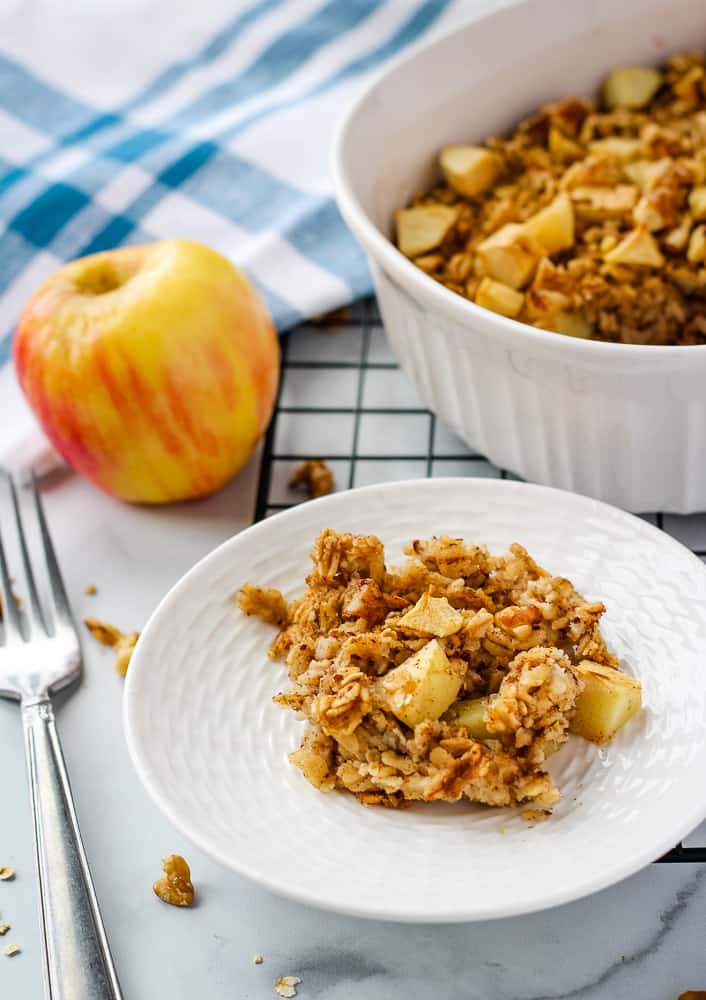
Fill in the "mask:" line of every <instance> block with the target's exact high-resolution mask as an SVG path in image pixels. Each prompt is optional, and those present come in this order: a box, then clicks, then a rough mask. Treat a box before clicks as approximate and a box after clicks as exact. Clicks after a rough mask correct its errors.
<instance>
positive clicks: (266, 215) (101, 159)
mask: <svg viewBox="0 0 706 1000" xmlns="http://www.w3.org/2000/svg"><path fill="white" fill-rule="evenodd" d="M452 6H454V5H453V4H452V3H451V0H411V2H410V0H382V2H380V0H325V2H322V0H256V2H250V3H248V5H247V6H243V5H241V6H240V9H239V10H238V11H237V13H235V14H234V15H231V19H230V21H228V22H227V23H225V24H223V25H222V27H221V28H220V29H219V30H218V31H217V32H216V33H215V34H214V35H213V37H211V38H210V39H209V40H208V41H207V42H206V43H205V44H202V45H201V46H200V48H199V49H198V51H196V52H195V53H194V54H193V55H191V56H190V57H188V58H181V59H175V60H174V61H173V62H172V63H171V64H168V65H165V66H164V67H162V68H161V69H157V70H156V71H155V75H154V76H153V78H152V79H151V81H150V82H149V83H147V84H146V85H144V86H142V87H141V88H140V89H139V91H138V92H137V93H135V94H133V95H132V96H130V97H129V98H126V100H125V102H124V103H123V104H122V105H121V106H119V107H111V108H110V109H108V110H106V109H105V108H104V107H103V108H99V107H95V106H92V105H91V104H90V103H88V102H87V101H86V100H84V99H79V98H78V97H77V96H75V93H74V94H72V93H71V92H69V90H64V89H62V88H61V87H60V86H58V85H57V84H56V82H49V80H47V79H46V78H43V77H41V76H40V75H38V74H37V73H36V72H35V71H33V70H31V69H30V68H28V66H27V65H25V64H23V63H22V62H21V61H20V60H19V59H17V58H13V56H12V55H11V54H10V53H7V52H5V51H3V48H2V41H1V40H0V133H2V134H4V136H5V141H4V142H3V143H1V144H0V260H1V261H2V268H0V366H1V365H2V364H3V363H4V362H6V361H7V360H8V358H9V353H10V342H11V331H12V327H13V324H14V322H15V320H16V317H17V314H18V312H19V310H20V308H21V306H22V304H23V302H24V300H25V299H26V298H27V296H28V295H29V294H31V292H32V291H33V290H34V288H35V287H36V286H37V284H38V283H39V282H40V281H41V280H42V279H43V278H44V277H46V276H47V275H48V274H49V273H51V271H52V270H54V269H55V268H56V267H58V266H59V265H60V264H62V263H63V262H65V261H67V260H69V259H71V258H74V257H78V256H82V255H84V254H89V253H93V252H96V251H99V250H105V249H108V248H111V247H115V246H118V245H121V244H133V243H143V242H149V241H151V240H154V239H162V238H169V237H179V236H182V237H190V238H194V239H201V240H204V241H205V242H208V243H210V244H211V245H213V246H215V247H216V248H217V249H219V250H221V251H222V252H224V253H226V254H227V255H228V256H229V257H230V258H231V259H233V260H234V261H235V262H236V263H237V264H238V265H239V266H241V267H242V268H243V269H244V270H245V271H246V272H247V273H248V274H249V275H250V277H251V278H252V279H253V280H254V281H255V283H256V284H257V285H258V287H259V288H260V290H261V292H262V293H263V295H264V297H265V299H266V301H267V303H268V305H269V307H270V310H271V312H272V314H273V317H274V319H275V322H276V324H277V327H278V328H279V329H280V330H283V329H286V328H287V327H290V326H292V325H294V324H296V323H298V322H300V321H301V320H302V319H303V318H306V317H308V316H311V315H314V314H316V313H319V312H322V311H325V310H327V309H331V308H335V307H337V306H339V305H343V304H345V303H347V302H350V301H352V300H353V299H355V298H358V297H359V296H361V295H363V294H365V293H367V292H368V291H369V290H370V278H369V274H368V271H367V268H366V265H365V261H364V257H363V254H362V252H361V251H360V249H359V248H358V247H357V245H356V244H355V242H354V241H353V238H352V237H351V235H350V233H349V232H348V230H347V229H346V227H345V225H344V223H343V221H342V219H341V217H340V215H339V213H338V211H337V209H336V207H335V204H334V202H333V199H332V197H331V192H330V188H329V185H328V181H327V177H326V157H327V152H328V151H327V147H328V143H329V138H330V131H331V128H332V127H333V125H334V124H335V120H336V118H337V117H338V116H339V115H340V111H341V107H342V104H344V103H346V102H347V100H348V99H349V97H350V96H353V93H354V92H355V89H356V88H357V87H359V86H360V84H361V83H362V82H363V81H364V79H365V78H366V76H367V75H368V74H369V73H370V72H371V71H373V70H375V69H376V68H378V67H379V66H380V65H381V64H382V63H383V62H384V61H385V60H387V59H389V58H390V57H391V56H393V55H395V54H396V53H397V52H399V51H400V50H401V49H403V48H404V47H405V46H407V45H409V44H410V43H412V42H414V41H416V40H417V39H419V38H420V37H421V36H422V35H423V34H424V33H425V32H427V31H428V30H429V29H430V28H432V26H434V25H436V24H437V23H438V22H439V20H440V19H441V18H442V17H443V18H444V19H445V18H446V16H447V15H448V13H449V8H450V7H452ZM138 28H139V26H138ZM165 30H168V25H167V26H165ZM111 71H115V70H113V69H112V68H111ZM74 91H75V88H74Z"/></svg>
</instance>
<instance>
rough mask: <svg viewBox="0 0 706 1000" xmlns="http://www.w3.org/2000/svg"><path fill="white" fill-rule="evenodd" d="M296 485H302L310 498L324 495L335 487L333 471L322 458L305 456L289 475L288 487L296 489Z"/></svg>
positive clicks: (331, 491)
mask: <svg viewBox="0 0 706 1000" xmlns="http://www.w3.org/2000/svg"><path fill="white" fill-rule="evenodd" d="M297 486H304V487H305V489H306V492H307V495H308V496H309V497H311V499H314V498H315V497H324V496H326V495H327V494H328V493H333V491H334V489H335V483H334V480H333V473H332V472H331V470H330V469H329V467H328V465H327V464H326V462H324V461H323V460H322V459H320V458H307V460H306V461H305V462H302V463H301V465H298V466H297V467H296V469H295V470H294V472H293V473H292V475H291V476H290V477H289V487H290V489H296V487H297Z"/></svg>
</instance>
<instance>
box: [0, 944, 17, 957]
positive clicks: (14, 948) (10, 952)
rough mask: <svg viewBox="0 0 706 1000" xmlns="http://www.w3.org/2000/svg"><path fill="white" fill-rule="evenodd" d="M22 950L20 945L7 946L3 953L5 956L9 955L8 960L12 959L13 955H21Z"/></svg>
mask: <svg viewBox="0 0 706 1000" xmlns="http://www.w3.org/2000/svg"><path fill="white" fill-rule="evenodd" d="M21 950H22V949H21V948H20V946H19V945H18V944H6V945H5V947H4V948H3V950H2V953H3V955H7V957H8V958H12V956H13V955H19V953H20V951H21Z"/></svg>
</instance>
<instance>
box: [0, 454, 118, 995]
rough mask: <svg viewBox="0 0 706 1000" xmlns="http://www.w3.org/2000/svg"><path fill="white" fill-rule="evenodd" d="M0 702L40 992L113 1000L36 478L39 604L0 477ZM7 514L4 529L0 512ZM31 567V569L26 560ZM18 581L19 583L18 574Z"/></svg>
mask: <svg viewBox="0 0 706 1000" xmlns="http://www.w3.org/2000/svg"><path fill="white" fill-rule="evenodd" d="M0 493H1V494H2V497H1V498H0V598H2V625H1V631H0V696H3V697H6V698H12V699H14V700H17V701H19V703H20V706H21V709H22V721H23V726H24V734H25V752H26V758H27V770H28V778H29V786H30V793H31V798H32V814H33V819H34V833H35V844H36V867H37V878H38V881H39V917H40V924H41V936H42V946H43V953H44V963H43V965H44V969H43V972H44V987H45V993H46V996H47V997H48V998H50V1000H121V996H122V995H121V992H120V984H119V983H118V977H117V975H116V972H115V968H114V966H113V960H112V957H111V954H110V948H109V946H108V939H107V937H106V933H105V929H104V927H103V921H102V919H101V915H100V910H99V908H98V900H97V899H96V894H95V890H94V888H93V881H92V879H91V873H90V870H89V867H88V861H87V859H86V854H85V851H84V849H83V843H82V842H81V834H80V832H79V828H78V821H77V819H76V811H75V809H74V804H73V800H72V797H71V787H70V785H69V778H68V774H67V772H66V765H65V762H64V757H63V754H62V751H61V744H60V742H59V734H58V732H57V729H56V726H55V723H54V711H53V708H52V703H51V696H52V695H53V694H55V693H56V692H57V691H59V690H61V689H62V688H66V687H69V686H70V685H72V684H75V683H76V682H78V681H79V679H80V677H81V647H80V644H79V638H78V633H77V631H76V626H75V625H74V622H73V619H72V617H71V609H70V607H69V602H68V599H67V596H66V590H65V588H64V583H63V580H62V578H61V573H60V571H59V565H58V563H57V559H56V554H55V552H54V547H53V545H52V541H51V537H50V535H49V529H48V527H47V522H46V518H45V516H44V510H43V507H42V501H41V498H40V495H39V490H38V487H37V482H36V479H35V478H34V476H32V478H31V480H30V481H29V482H28V483H27V484H26V485H25V486H23V488H22V493H23V494H24V495H25V496H26V497H27V499H28V500H29V502H30V504H31V506H32V507H33V516H32V518H31V520H32V521H34V522H35V524H34V526H33V527H34V530H35V531H36V532H37V537H38V539H39V541H40V543H41V545H40V547H41V549H43V559H41V560H40V562H43V563H44V569H43V571H42V572H43V576H44V578H45V579H46V581H47V588H46V591H47V592H46V594H45V595H44V596H45V601H44V603H43V604H42V602H41V601H40V591H39V589H38V587H37V582H36V581H37V580H38V579H39V573H38V572H37V573H36V574H35V572H34V571H33V566H32V560H31V559H30V546H29V545H28V539H29V538H31V535H30V530H29V527H28V521H29V520H30V518H28V517H27V516H25V515H23V513H22V508H23V506H24V505H22V504H20V502H19V497H20V491H19V490H18V488H17V487H16V486H15V483H14V482H13V480H12V477H11V476H10V475H9V474H8V473H7V472H5V471H4V470H0ZM3 509H7V510H8V511H9V517H8V518H7V520H5V521H3V519H2V514H1V512H2V510H3ZM10 533H13V534H14V540H15V542H16V545H15V548H16V550H17V552H18V561H19V563H20V571H21V574H22V577H23V579H24V584H25V587H24V591H25V593H26V594H27V597H28V601H27V602H26V603H24V604H23V606H22V608H20V606H19V605H18V602H16V601H15V597H14V593H13V588H12V579H13V578H12V577H11V575H10V567H9V565H8V558H7V554H6V547H4V546H3V541H4V540H7V539H9V538H10ZM34 564H35V566H36V565H37V560H36V559H35V560H34ZM18 575H19V574H18Z"/></svg>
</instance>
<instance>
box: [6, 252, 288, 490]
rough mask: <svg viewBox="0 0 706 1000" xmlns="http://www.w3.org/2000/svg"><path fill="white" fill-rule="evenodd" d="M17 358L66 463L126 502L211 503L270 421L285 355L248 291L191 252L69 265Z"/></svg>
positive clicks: (39, 300) (221, 260)
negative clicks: (281, 356)
mask: <svg viewBox="0 0 706 1000" xmlns="http://www.w3.org/2000/svg"><path fill="white" fill-rule="evenodd" d="M13 358H14V362H15V368H16V371H17V376H18V379H19V382H20V385H21V387H22V389H23V391H24V393H25V395H26V397H27V399H28V401H29V404H30V406H31V408H32V410H33V411H34V413H35V415H36V417H37V419H38V420H39V422H40V424H41V426H42V427H43V429H44V431H45V433H46V434H47V437H48V438H49V439H50V441H51V442H52V444H53V445H54V447H55V448H56V450H57V451H58V452H59V453H60V454H61V455H62V456H63V457H64V458H65V459H66V461H67V462H68V463H69V465H71V466H72V467H73V468H74V469H75V470H76V471H77V472H80V473H81V474H82V475H84V476H86V478H88V479H90V480H91V481H92V482H94V483H95V484H96V485H97V486H99V487H100V488H101V489H103V490H105V491H106V492H107V493H110V494H112V495H113V496H115V497H120V498H121V499H123V500H131V501H137V502H145V503H155V504H157V503H168V502H170V501H173V500H185V499H189V498H192V497H200V496H206V495H207V494H209V493H212V492H213V491H214V490H217V489H218V488H219V487H220V486H222V485H223V484H224V483H226V482H227V481H228V480H229V479H230V478H231V477H232V476H233V475H234V474H235V473H236V472H237V471H238V470H239V469H240V468H241V467H242V466H243V465H244V463H245V462H246V461H247V459H248V457H249V456H250V454H251V453H252V451H253V448H254V447H255V445H256V443H257V441H258V439H259V438H260V436H261V435H262V433H263V432H264V430H265V428H266V427H267V424H268V423H269V420H270V417H271V415H272V408H273V405H274V399H275V392H276V388H277V379H278V375H279V344H278V341H277V336H276V334H275V331H274V328H273V326H272V323H271V321H270V317H269V314H268V312H267V308H266V306H265V305H264V303H263V301H262V299H261V298H260V295H259V294H258V292H257V291H256V289H255V288H254V287H253V285H252V284H251V283H250V281H248V279H247V278H246V277H245V276H244V275H243V274H241V272H240V271H238V270H237V268H235V267H234V266H233V265H232V264H231V263H230V261H228V260H227V259H226V258H225V257H223V256H221V254H219V253H217V252H216V251H215V250H212V249H210V248H209V247H207V246H204V245H203V244H202V243H195V242H192V241H189V240H165V241H163V242H159V243H151V244H147V245H145V246H129V247H121V248H120V249H117V250H108V251H105V252H103V253H97V254H92V255H91V256H89V257H82V258H80V259H78V260H75V261H72V262H71V263H70V264H67V265H66V266H65V267H62V268H61V269H60V270H58V271H57V272H56V273H55V274H53V275H52V276H51V277H50V278H49V279H47V281H45V282H44V284H43V285H42V286H41V287H40V288H39V289H38V290H37V291H36V292H35V293H34V295H33V296H32V298H31V299H30V300H29V302H28V303H27V305H26V306H25V308H24V310H23V312H22V315H21V317H20V321H19V325H18V327H17V330H16V332H15V338H14V342H13Z"/></svg>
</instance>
